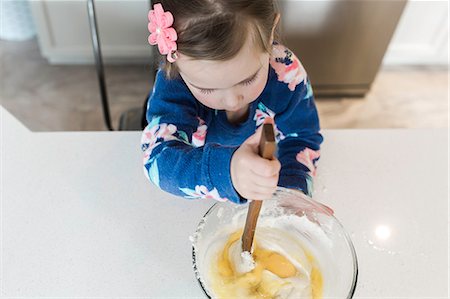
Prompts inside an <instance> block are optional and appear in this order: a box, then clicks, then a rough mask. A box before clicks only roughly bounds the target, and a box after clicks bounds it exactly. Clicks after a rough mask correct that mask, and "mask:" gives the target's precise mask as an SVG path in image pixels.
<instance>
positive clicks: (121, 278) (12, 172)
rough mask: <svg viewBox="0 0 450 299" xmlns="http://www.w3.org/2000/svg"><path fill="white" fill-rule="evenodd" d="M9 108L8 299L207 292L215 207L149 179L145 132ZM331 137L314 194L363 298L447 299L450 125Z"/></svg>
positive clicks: (5, 172) (5, 154) (5, 198)
mask: <svg viewBox="0 0 450 299" xmlns="http://www.w3.org/2000/svg"><path fill="white" fill-rule="evenodd" d="M0 113H1V125H2V130H1V145H2V149H1V150H2V156H1V171H2V172H1V176H2V185H1V186H0V187H1V219H2V220H1V225H2V226H1V232H2V244H1V245H2V246H1V257H2V265H1V272H0V276H1V287H2V298H10V297H55V298H63V297H104V298H111V297H116V298H117V297H140V298H142V297H146V298H154V297H171V298H174V297H190V298H192V297H203V293H202V291H201V289H200V287H199V286H198V284H197V281H196V279H195V277H194V274H193V271H192V262H191V244H190V241H189V239H188V238H189V236H190V235H191V234H192V233H193V232H194V230H195V228H196V226H197V224H198V222H199V220H200V218H201V217H202V215H203V214H204V213H205V212H206V210H207V209H208V208H209V207H210V206H211V205H212V204H213V202H212V201H188V200H185V199H181V198H176V197H173V196H171V195H169V194H166V193H164V192H162V191H159V190H158V189H157V188H155V187H154V186H153V185H151V184H150V183H149V182H147V181H146V179H145V178H144V175H143V170H142V165H141V152H140V133H139V132H79V133H75V132H74V133H72V132H61V133H55V132H53V133H33V132H30V131H29V130H27V129H26V128H25V127H23V126H22V125H21V124H20V123H19V122H18V121H17V120H16V119H14V118H13V117H12V116H11V115H10V114H9V113H8V112H7V111H6V110H4V109H3V108H2V107H1V106H0ZM323 133H324V136H325V142H324V144H323V147H322V151H321V152H322V158H321V161H320V163H319V170H318V177H317V178H316V180H315V184H316V187H315V188H316V194H315V199H317V200H320V201H322V202H324V203H326V204H327V205H329V206H331V207H332V208H333V209H334V210H335V215H336V217H337V218H338V219H339V220H340V221H341V222H342V223H343V225H344V227H345V228H346V229H347V231H348V232H349V234H350V235H351V237H352V239H353V242H354V245H355V248H356V252H357V255H358V262H359V278H358V285H357V288H356V293H355V297H356V298H382V297H389V298H399V297H403V298H424V297H427V298H447V296H448V283H449V276H448V269H449V268H448V249H449V248H448V238H449V237H448V224H449V222H448V201H447V196H448V169H447V168H448V156H447V151H448V141H447V137H446V136H447V130H445V129H444V130H325V131H324V132H323ZM380 226H385V227H384V230H383V229H380ZM377 228H378V229H379V230H381V235H386V231H387V230H389V231H390V237H388V238H387V239H386V240H382V239H380V238H379V237H377V235H376V233H375V231H376V230H377Z"/></svg>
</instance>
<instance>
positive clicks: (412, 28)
mask: <svg viewBox="0 0 450 299" xmlns="http://www.w3.org/2000/svg"><path fill="white" fill-rule="evenodd" d="M448 5H449V4H448V1H442V0H441V1H417V0H416V1H409V2H408V4H407V5H406V7H405V11H404V12H403V16H402V18H401V19H400V22H399V25H398V27H397V30H396V32H395V34H394V37H393V38H392V41H391V44H390V46H389V48H388V51H387V53H386V56H385V57H384V61H383V63H384V65H448V57H447V55H448V38H449V28H448V21H449V19H448Z"/></svg>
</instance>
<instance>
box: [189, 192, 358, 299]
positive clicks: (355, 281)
mask: <svg viewBox="0 0 450 299" xmlns="http://www.w3.org/2000/svg"><path fill="white" fill-rule="evenodd" d="M280 189H284V190H283V191H287V192H292V193H294V191H295V192H296V190H290V189H285V188H278V189H277V191H278V190H280ZM299 193H301V194H302V196H303V197H304V199H305V200H307V201H308V202H309V203H310V204H312V205H314V206H316V207H317V208H318V209H320V210H321V211H322V212H323V213H325V214H326V215H328V216H330V217H333V218H334V220H335V221H336V223H337V224H338V225H339V226H340V228H341V230H342V232H343V235H344V237H345V239H346V241H347V244H348V245H349V247H350V251H351V254H352V261H353V277H352V285H351V287H350V290H349V293H348V295H347V297H346V298H347V299H351V298H353V296H354V294H355V291H356V286H357V284H358V276H359V266H358V257H357V255H356V250H355V246H354V245H353V242H352V239H351V238H350V236H349V234H348V233H347V231H346V230H345V228H344V226H343V225H342V223H341V222H340V221H339V220H338V219H337V218H336V217H335V216H334V214H330V213H329V212H328V211H327V210H326V209H324V208H323V205H322V204H321V203H320V202H318V201H315V200H314V199H312V198H311V197H309V196H307V195H305V194H304V193H302V192H299ZM219 204H220V203H219V202H216V203H214V204H213V205H212V206H211V207H210V208H209V209H208V210H207V211H206V213H205V214H204V215H203V217H202V218H201V220H200V222H199V224H198V225H197V229H196V233H197V232H199V231H201V230H202V228H201V227H200V225H201V224H202V223H203V222H204V219H205V218H206V217H207V216H208V215H209V214H210V213H211V212H212V211H213V209H214V207H216V206H218V205H219ZM246 204H248V203H246ZM244 205H245V204H244ZM192 264H193V269H194V275H195V278H196V280H197V282H198V283H199V285H200V288H201V289H202V291H203V293H204V294H205V295H206V296H207V297H208V298H211V296H210V295H209V294H208V292H207V291H206V288H205V286H204V285H203V282H202V280H201V279H200V275H199V271H198V267H197V263H196V253H195V246H194V245H192Z"/></svg>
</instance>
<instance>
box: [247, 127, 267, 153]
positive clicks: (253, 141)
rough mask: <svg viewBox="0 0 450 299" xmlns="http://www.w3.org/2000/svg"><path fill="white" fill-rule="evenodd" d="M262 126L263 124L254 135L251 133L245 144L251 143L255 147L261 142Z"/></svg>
mask: <svg viewBox="0 0 450 299" xmlns="http://www.w3.org/2000/svg"><path fill="white" fill-rule="evenodd" d="M262 128H263V126H260V127H259V128H258V129H257V130H256V131H255V133H253V135H251V136H250V137H248V138H247V140H245V141H244V144H247V145H250V146H252V148H253V147H255V146H256V148H257V146H258V144H259V140H260V139H261V134H262Z"/></svg>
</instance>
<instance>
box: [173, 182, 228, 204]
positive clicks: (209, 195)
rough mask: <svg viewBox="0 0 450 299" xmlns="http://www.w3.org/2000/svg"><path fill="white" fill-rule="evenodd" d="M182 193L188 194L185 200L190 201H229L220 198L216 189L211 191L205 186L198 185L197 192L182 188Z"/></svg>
mask: <svg viewBox="0 0 450 299" xmlns="http://www.w3.org/2000/svg"><path fill="white" fill-rule="evenodd" d="M180 191H182V192H183V193H184V194H186V196H185V198H188V199H215V200H217V201H228V198H225V197H220V195H219V192H218V191H217V189H216V188H214V189H212V190H211V191H209V190H208V188H206V187H205V186H200V185H197V186H195V190H192V189H189V188H180Z"/></svg>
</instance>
